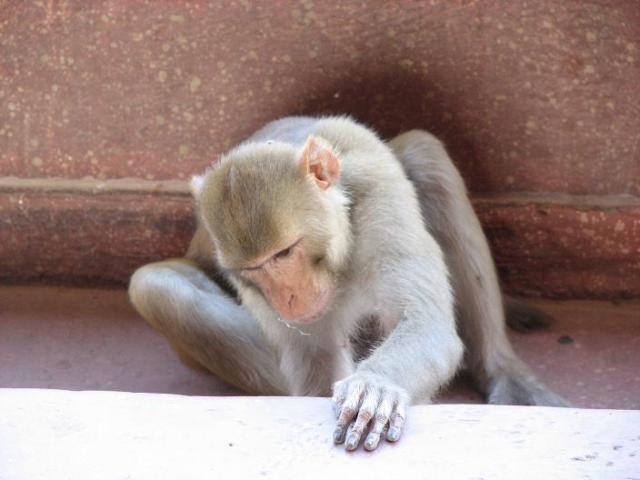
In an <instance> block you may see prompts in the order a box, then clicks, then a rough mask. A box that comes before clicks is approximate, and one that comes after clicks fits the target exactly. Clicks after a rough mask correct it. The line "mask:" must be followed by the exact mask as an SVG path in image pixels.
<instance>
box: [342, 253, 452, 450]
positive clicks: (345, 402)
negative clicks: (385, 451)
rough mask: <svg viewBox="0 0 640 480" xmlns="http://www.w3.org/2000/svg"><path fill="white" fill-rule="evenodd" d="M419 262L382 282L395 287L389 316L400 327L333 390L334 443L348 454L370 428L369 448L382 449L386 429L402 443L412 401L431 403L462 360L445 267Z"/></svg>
mask: <svg viewBox="0 0 640 480" xmlns="http://www.w3.org/2000/svg"><path fill="white" fill-rule="evenodd" d="M430 260H431V261H433V259H430ZM419 263H420V264H421V265H418V266H416V262H415V260H414V261H412V262H410V263H408V262H407V263H406V264H404V265H396V268H394V269H393V270H394V271H395V272H396V273H395V274H392V275H391V277H392V278H386V279H385V281H384V283H382V284H383V285H393V287H392V288H390V289H389V290H390V297H389V299H388V300H389V301H388V303H387V305H394V306H392V307H391V306H390V307H389V310H391V311H390V312H389V313H390V314H391V315H395V316H396V318H398V319H399V320H398V323H397V325H396V327H395V328H394V330H393V331H392V332H391V333H390V335H389V336H388V337H387V339H386V340H385V341H384V342H383V343H382V344H381V345H380V346H379V347H378V348H376V349H375V350H374V351H373V353H372V354H371V355H370V356H369V357H368V358H367V359H365V360H364V361H362V363H360V365H359V366H358V368H357V369H356V372H355V373H354V374H353V375H351V376H349V377H347V378H346V379H344V380H341V381H339V382H337V383H336V384H335V386H334V396H333V400H334V402H335V405H336V413H337V416H338V422H337V427H336V430H335V433H334V441H335V442H336V443H342V442H345V441H346V448H347V449H348V450H354V449H356V448H357V446H358V444H359V442H360V440H361V438H362V436H363V435H364V433H365V430H366V429H367V427H368V426H370V428H369V433H368V435H367V436H366V439H365V442H364V448H365V449H367V450H373V449H375V448H376V447H377V445H378V443H379V441H380V438H381V436H382V435H383V433H384V431H385V429H388V430H387V432H386V439H387V440H389V441H392V442H393V441H396V440H398V438H399V437H400V434H401V432H402V427H403V424H404V420H405V418H406V410H407V407H408V405H409V404H410V402H411V401H414V400H416V399H418V398H427V399H431V397H432V396H433V395H434V394H435V393H436V392H437V391H438V390H439V389H440V388H441V387H442V386H443V385H445V384H446V383H447V382H448V381H449V380H450V379H451V377H453V375H454V374H455V372H456V370H457V368H458V366H459V364H460V361H461V359H462V351H463V345H462V342H461V340H460V338H459V337H458V335H457V333H456V329H455V319H454V312H453V299H452V296H451V293H450V288H449V284H448V281H447V277H446V273H445V272H446V270H445V267H444V265H442V267H441V268H437V267H439V265H438V264H439V263H440V262H438V261H436V265H433V263H431V265H430V267H434V266H435V267H436V268H432V269H429V268H428V267H427V266H426V265H428V263H426V262H419ZM422 265H424V266H422ZM385 270H386V272H387V274H388V272H389V271H390V269H388V268H387V269H385ZM385 276H388V275H385ZM390 280H393V283H388V282H389V281H390ZM349 425H351V427H350V428H349Z"/></svg>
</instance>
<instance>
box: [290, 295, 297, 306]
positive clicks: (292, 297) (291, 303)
mask: <svg viewBox="0 0 640 480" xmlns="http://www.w3.org/2000/svg"><path fill="white" fill-rule="evenodd" d="M295 301H296V296H295V294H293V293H292V294H291V296H290V297H289V302H288V305H289V308H293V304H294V303H295Z"/></svg>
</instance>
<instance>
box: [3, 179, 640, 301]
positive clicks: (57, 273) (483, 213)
mask: <svg viewBox="0 0 640 480" xmlns="http://www.w3.org/2000/svg"><path fill="white" fill-rule="evenodd" d="M473 203H474V206H475V208H476V211H477V212H478V215H479V217H480V219H481V221H482V224H483V226H484V228H485V230H486V232H487V235H488V236H489V239H490V241H491V247H492V251H493V253H494V257H495V259H496V264H497V266H498V269H499V271H500V276H501V278H502V281H503V284H504V288H505V290H506V291H508V292H511V293H515V294H523V295H529V296H531V295H533V296H547V297H554V298H586V297H590V298H605V299H606V298H608V299H616V298H632V297H640V199H639V198H637V197H633V196H626V195H616V196H594V195H589V196H571V195H562V194H543V195H537V194H504V195H490V196H476V197H474V199H473ZM194 227H195V221H194V217H193V202H192V199H191V197H190V194H189V190H188V185H187V183H186V182H183V181H177V180H167V181H146V180H139V179H118V180H107V181H100V180H95V179H90V178H86V179H79V180H68V179H54V180H51V179H38V178H31V179H24V178H14V177H5V178H0V265H1V266H2V268H1V269H0V280H2V281H3V282H6V283H23V282H39V283H57V284H60V283H62V284H70V285H92V286H117V287H120V286H124V285H126V283H127V281H128V278H129V276H130V274H131V272H132V271H133V270H134V269H135V268H136V267H138V266H140V265H142V264H144V263H147V262H150V261H154V260H159V259H163V258H167V257H172V256H180V255H181V254H182V253H183V252H184V251H185V249H186V246H187V244H188V242H189V239H190V236H191V234H192V232H193V229H194Z"/></svg>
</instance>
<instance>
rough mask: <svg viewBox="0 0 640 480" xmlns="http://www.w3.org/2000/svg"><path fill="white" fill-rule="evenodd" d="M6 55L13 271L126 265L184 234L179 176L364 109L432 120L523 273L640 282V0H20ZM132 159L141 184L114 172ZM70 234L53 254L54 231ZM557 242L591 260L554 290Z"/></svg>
mask: <svg viewBox="0 0 640 480" xmlns="http://www.w3.org/2000/svg"><path fill="white" fill-rule="evenodd" d="M0 75H1V76H0V175H1V176H2V178H0V208H2V209H3V210H0V213H3V218H0V241H2V243H0V249H3V248H4V249H5V251H4V254H2V251H1V250H0V259H6V262H5V263H6V265H8V267H7V268H6V269H5V273H4V277H6V278H10V279H12V278H13V279H16V278H18V279H19V278H36V277H42V278H50V279H53V280H56V281H57V280H60V279H64V278H72V277H73V275H74V271H76V274H77V275H79V278H80V277H82V278H92V279H94V280H96V279H98V280H99V279H100V278H101V276H102V274H101V273H100V272H99V271H100V270H101V268H103V267H102V266H104V265H107V266H108V267H107V268H106V270H104V269H103V272H109V271H110V272H111V273H108V274H105V275H106V277H108V280H109V281H116V282H122V281H124V279H125V278H126V275H127V274H128V272H129V271H130V269H131V268H132V267H133V266H135V265H137V264H139V263H141V262H142V261H146V260H149V259H152V258H157V257H160V256H163V255H166V254H178V253H179V252H180V251H181V250H182V248H183V247H184V243H185V242H186V238H187V237H188V231H189V230H190V228H191V223H190V220H188V218H189V215H190V214H189V209H190V206H189V204H188V198H187V197H185V196H184V195H183V193H174V194H166V190H167V188H166V185H167V183H166V182H167V181H169V183H171V182H170V181H172V180H179V179H186V178H188V177H189V176H190V175H191V174H193V173H195V172H198V171H200V170H202V169H203V168H204V167H205V166H206V165H207V164H208V163H209V162H210V161H212V160H213V159H215V158H216V157H217V156H218V155H219V153H220V152H222V151H224V150H225V149H227V148H229V147H230V146H232V145H233V144H234V143H236V142H238V141H239V140H241V139H242V138H243V137H244V136H245V135H247V134H248V133H250V132H252V131H253V130H254V129H255V128H257V127H258V126H260V125H261V124H263V123H264V122H266V121H268V120H270V119H273V118H275V117H279V116H282V115H287V114H301V113H309V114H311V113H345V112H346V113H350V114H352V115H354V116H355V117H356V118H358V119H360V120H363V121H365V122H367V123H369V124H371V125H373V126H374V127H375V128H376V129H378V131H379V132H380V133H381V134H383V135H385V136H390V135H394V134H396V133H398V132H400V131H403V130H406V129H409V128H416V127H418V128H424V129H428V130H431V131H432V132H434V133H436V134H437V135H439V136H440V137H441V138H442V139H443V140H444V141H445V142H446V144H447V146H448V148H449V150H450V152H451V154H452V156H453V158H454V160H455V162H456V163H457V165H458V166H459V167H460V169H461V171H462V173H463V175H464V177H465V179H466V180H467V182H468V184H469V187H470V190H471V191H472V192H473V194H474V195H475V197H476V199H477V202H478V203H477V205H478V208H479V211H480V212H481V217H482V220H483V222H484V224H485V226H486V227H487V231H488V232H489V234H490V235H491V238H492V242H493V247H494V252H495V253H496V256H497V260H498V264H499V266H500V268H501V273H503V277H504V278H505V282H506V284H507V287H508V288H509V286H511V287H512V288H513V289H514V290H515V291H517V292H534V293H535V292H542V293H547V294H558V295H565V296H571V295H578V296H581V295H582V296H584V295H590V294H592V293H594V292H595V294H596V295H600V296H602V295H605V296H606V295H607V294H609V293H611V291H613V294H615V295H623V296H629V295H640V281H639V280H637V279H636V280H635V282H636V283H635V284H634V283H633V282H634V281H633V280H632V281H631V286H628V285H629V282H628V281H627V279H628V278H631V276H635V277H640V200H639V196H640V133H639V132H640V3H639V2H638V1H637V0H626V1H623V0H619V1H597V0H590V1H578V0H576V1H569V0H558V1H551V0H539V1H506V0H505V1H490V0H486V1H462V0H455V1H454V0H451V1H436V0H433V1H415V2H409V1H403V2H387V1H368V2H355V1H345V2H340V1H333V0H331V1H316V2H313V1H302V2H297V1H284V0H278V1H253V2H252V1H241V2H231V1H220V2H203V1H191V2H177V1H175V2H171V1H125V0H119V1H115V0H113V1H108V2H98V1H80V0H78V1H54V0H49V1H28V2H26V1H18V0H14V1H5V2H3V3H2V4H0ZM53 177H62V178H64V179H72V180H76V181H75V182H74V181H72V182H67V183H64V184H60V182H59V181H58V183H55V186H51V185H53V183H51V182H49V183H47V181H44V182H43V181H42V179H45V180H46V179H51V178H53ZM85 177H91V178H89V179H87V178H85ZM122 178H133V179H136V181H137V182H138V183H137V185H138V186H139V187H140V188H139V189H137V190H136V188H135V187H131V186H130V187H127V189H125V190H126V192H125V193H123V190H122V188H119V187H118V188H115V189H112V188H111V187H109V185H111V184H109V182H110V181H112V180H113V179H122ZM27 179H31V180H30V181H27ZM100 181H103V182H106V185H107V187H106V190H109V191H110V192H111V194H110V195H109V196H108V198H106V197H100V199H99V198H98V196H97V195H94V193H95V192H98V191H100V189H101V188H102V187H101V186H100V185H102V184H101V183H100ZM144 181H146V182H147V183H145V182H144ZM91 182H93V183H91ZM150 182H154V183H153V185H156V187H153V185H152V184H151V183H150ZM163 182H164V183H163ZM134 183H135V182H134ZM61 185H62V186H61ZM111 186H113V185H111ZM154 188H155V190H154ZM43 189H44V190H47V189H49V190H50V189H53V190H55V193H49V194H46V193H43ZM157 191H163V192H165V194H164V195H163V196H160V195H156V194H154V192H155V193H157ZM131 195H133V196H134V197H135V198H136V199H137V200H135V201H134V202H133V203H135V204H136V205H135V206H134V205H133V204H132V202H131V199H130V196H131ZM136 195H137V196H136ZM172 195H173V196H172ZM168 197H171V198H168ZM161 198H164V199H165V200H164V201H162V200H160V199H161ZM96 202H98V203H100V202H102V203H100V205H102V207H99V208H98V207H96V206H95V203H96ZM105 202H106V203H105ZM171 202H178V203H179V204H180V205H181V207H180V208H179V211H180V213H176V212H175V211H174V210H171V208H173V207H167V205H172V204H171ZM483 202H484V203H483ZM496 202H497V203H496ZM161 203H162V204H161ZM106 204H108V208H107V207H104V205H106ZM143 204H144V205H147V210H146V211H143V210H140V208H141V207H140V205H143ZM558 205H561V206H562V208H565V209H566V208H568V209H569V210H572V209H573V210H574V211H575V212H578V213H576V215H573V216H574V217H575V221H567V220H566V215H565V214H566V212H564V210H562V212H564V213H562V212H560V211H559V210H556V209H555V207H556V206H558ZM524 206H526V207H527V208H529V209H530V210H527V209H526V208H524ZM498 207H499V208H498ZM506 207H509V208H511V207H513V209H512V210H513V211H511V212H510V213H508V214H504V215H503V216H500V213H499V212H501V211H502V210H501V209H504V208H506ZM520 207H522V208H520ZM90 208H92V209H93V210H92V211H93V212H94V213H95V212H101V213H95V215H97V216H98V218H101V219H102V218H103V217H100V215H103V216H104V218H103V219H102V220H100V221H98V222H97V224H96V220H95V218H97V217H95V216H93V218H92V219H88V217H91V215H86V212H88V211H89V209H90ZM163 209H164V210H163ZM167 209H168V210H167ZM531 209H533V210H531ZM165 210H166V211H165ZM106 211H108V212H110V213H104V212H106ZM158 211H164V212H165V214H163V215H164V216H162V215H161V214H159V213H158ZM540 211H546V213H544V214H540V215H542V216H543V217H546V218H543V219H542V220H541V221H538V220H535V218H537V217H536V215H538V213H539V212H540ZM145 212H147V213H145ZM496 212H498V213H496ZM532 212H533V213H532ZM559 212H560V213H562V215H561V214H560V213H559ZM603 212H604V213H603ZM83 213H85V214H84V215H83ZM579 213H582V214H583V215H584V216H582V217H581V216H580V215H579ZM153 215H160V217H159V218H160V219H155V220H151V219H150V218H151V217H152V216H153ZM563 215H564V216H563ZM496 216H498V217H499V218H498V219H496V218H497V217H496ZM569 217H571V215H569ZM563 218H564V220H563ZM34 219H38V220H37V221H34ZM527 219H531V221H530V222H529V223H527ZM2 220H4V223H2ZM534 220H535V221H534ZM172 221H174V225H172V226H171V227H169V226H167V224H166V222H172ZM69 222H73V228H70V223H69ZM92 222H93V223H92ZM123 222H125V225H124V226H123ZM523 222H524V224H526V225H527V226H526V227H522V224H523ZM545 222H546V224H548V225H547V226H545V225H546V224H545ZM136 224H143V225H144V227H140V228H139V229H138V230H135V228H134V226H132V225H136ZM176 225H178V226H176ZM532 225H533V226H532ZM127 228H130V229H131V230H127ZM567 229H568V230H567ZM96 230H102V232H101V235H97V236H96V235H95V233H94V232H95V231H96ZM525 231H526V232H529V233H526V234H525V233H524V232H525ZM105 232H106V233H105ZM124 232H126V234H127V238H124V239H123V238H122V236H123V233H124ZM505 232H506V233H505ZM540 232H542V233H543V235H540ZM545 232H546V234H545ZM589 232H591V233H589ZM92 235H93V237H92ZM526 235H529V236H528V237H527V236H526ZM545 235H546V236H545ZM136 236H138V237H140V236H143V237H144V238H145V239H146V243H145V241H143V240H139V239H135V238H133V237H136ZM514 238H515V239H517V242H515V243H514V241H513V239H514ZM539 238H541V239H542V240H539ZM25 239H28V242H29V246H28V247H26V246H25V241H26V240H25ZM51 239H53V241H54V244H55V248H52V249H50V251H49V252H48V253H47V254H42V253H39V249H38V248H37V247H36V246H33V244H34V243H36V244H37V243H39V242H41V241H43V240H49V241H51ZM105 239H109V242H107V241H106V240H105ZM538 240H539V241H538ZM55 242H58V243H55ZM113 242H116V243H118V244H119V249H118V250H117V251H113V250H112V249H111V247H110V246H109V243H110V244H113ZM527 242H528V243H529V244H531V245H530V246H528V247H527V248H526V249H525V250H527V249H528V253H524V252H521V253H518V252H519V250H518V248H519V247H518V246H520V247H522V245H523V244H526V243H527ZM540 242H542V243H540ZM594 242H595V243H594ZM103 243H106V245H103ZM2 245H4V247H2ZM594 245H595V246H596V247H595V250H596V251H597V250H598V246H602V247H606V248H607V249H608V250H607V251H608V252H609V253H607V254H606V255H604V256H599V255H598V254H597V253H595V254H594V252H585V249H586V248H589V249H592V248H593V246H594ZM79 248H80V249H81V252H80V255H81V256H82V255H85V256H86V262H85V261H83V262H82V265H85V267H83V266H82V265H81V266H78V265H74V264H73V258H74V256H73V255H74V253H73V252H77V251H78V249H79ZM531 248H533V249H534V250H535V249H536V248H538V249H539V250H538V251H533V252H532V251H531ZM9 249H11V251H10V250H9ZM16 252H20V255H21V256H22V257H20V255H18V254H17V253H16ZM566 252H570V254H569V257H567V256H566V255H567V254H566ZM56 255H59V256H60V258H58V257H56ZM554 255H555V256H556V257H557V258H560V259H562V260H567V258H569V260H568V263H566V262H565V263H566V265H563V266H562V268H563V269H564V270H563V272H564V274H566V275H569V274H572V275H573V274H575V272H576V271H580V272H583V273H584V274H585V275H587V276H586V277H585V276H580V277H579V278H577V279H575V280H574V281H573V282H574V285H571V286H568V287H567V288H564V289H563V287H562V285H563V282H564V283H567V281H568V280H567V279H566V278H564V277H562V278H560V279H559V280H558V281H557V286H556V287H554V288H555V290H553V289H552V291H551V290H550V291H545V286H544V285H545V284H547V283H548V276H549V275H553V274H554V273H557V272H553V271H549V269H551V270H553V265H555V264H557V262H556V261H555V260H554V258H555V257H554ZM82 258H85V257H82ZM572 259H573V260H572ZM574 260H575V261H574ZM549 262H550V265H549ZM25 264H26V265H28V268H29V269H30V270H29V273H25V271H24V269H23V268H22V267H23V266H24V265H25ZM86 265H91V267H86ZM601 265H605V266H606V268H610V269H612V270H611V271H610V272H608V273H607V274H606V275H605V276H604V277H603V278H600V277H598V275H600V274H601ZM523 266H524V267H526V269H528V271H532V272H534V273H533V274H532V276H525V277H521V276H519V275H520V273H519V272H521V270H523ZM78 268H79V269H80V272H78V271H77V270H78ZM82 268H85V270H82ZM109 268H113V269H115V270H109ZM96 270H98V272H96ZM545 272H546V273H545ZM580 272H578V273H580ZM594 275H595V276H596V277H598V279H595V277H594ZM612 281H613V282H614V283H615V282H617V283H616V284H615V286H614V285H613V284H611V282H612ZM581 282H582V283H581ZM585 282H586V283H585ZM589 282H591V284H593V285H595V284H596V283H597V284H598V287H597V288H596V287H593V288H591V287H588V286H587V283H589ZM607 282H609V283H607ZM569 283H571V282H569ZM593 285H592V286H593ZM606 285H609V287H607V286H606ZM625 285H627V286H625ZM598 292H599V293H598Z"/></svg>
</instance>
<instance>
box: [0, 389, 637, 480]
mask: <svg viewBox="0 0 640 480" xmlns="http://www.w3.org/2000/svg"><path fill="white" fill-rule="evenodd" d="M333 424H334V419H333V416H332V410H331V408H330V403H329V400H328V399H324V398H273V397H183V396H177V395H157V394H140V393H120V392H68V391H61V390H35V389H0V479H2V480H27V479H28V480H40V479H42V480H45V479H46V480H57V479H82V480H89V479H100V480H102V479H109V480H111V479H130V480H137V479H153V480H159V479H180V480H182V479H218V478H230V479H235V478H274V479H288V478H292V479H293V478H295V479H297V480H304V479H311V478H334V479H343V478H344V479H354V480H357V479H367V480H369V479H377V478H384V479H385V480H390V479H413V478H429V479H447V480H455V479H492V480H493V479H509V480H512V479H536V480H537V479H545V480H547V479H562V480H567V479H586V478H588V479H597V480H603V479H628V478H639V477H640V411H636V410H578V409H554V408H539V407H495V406H486V405H431V406H417V407H413V408H412V409H411V411H410V418H409V421H408V424H407V429H406V431H405V434H404V436H403V438H402V439H401V440H400V442H398V443H397V444H395V445H391V444H383V445H381V447H379V448H378V450H377V451H376V452H373V453H368V452H364V451H362V450H359V451H357V452H355V453H352V454H350V453H347V452H345V451H344V450H343V449H342V448H341V447H336V446H334V445H333V444H332V441H331V434H332V431H333Z"/></svg>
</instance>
